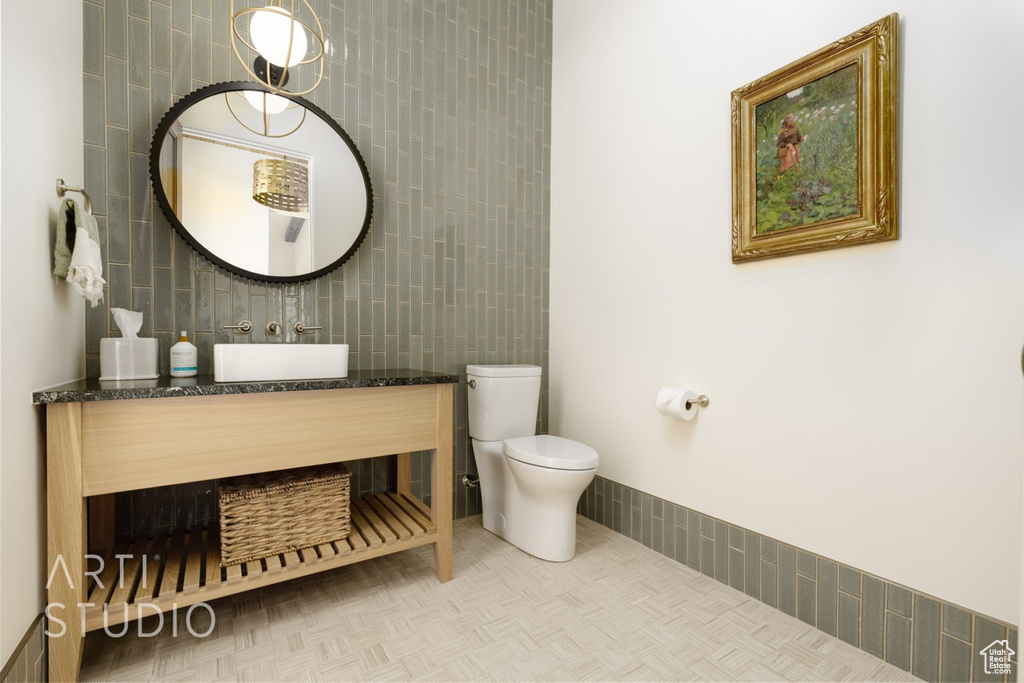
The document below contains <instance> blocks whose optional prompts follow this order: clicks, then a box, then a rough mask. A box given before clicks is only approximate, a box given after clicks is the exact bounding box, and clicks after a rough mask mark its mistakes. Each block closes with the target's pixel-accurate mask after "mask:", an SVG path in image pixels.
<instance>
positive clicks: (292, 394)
mask: <svg viewBox="0 0 1024 683" xmlns="http://www.w3.org/2000/svg"><path fill="white" fill-rule="evenodd" d="M456 382H458V377H457V376H454V375H441V374H435V373H428V372H423V371H419V370H398V371H395V370H392V371H387V372H380V371H377V372H375V371H362V372H358V371H357V372H352V373H350V376H349V377H348V378H346V379H341V380H315V381H302V382H259V383H245V384H217V383H215V382H214V381H213V379H212V377H199V378H192V379H189V380H181V379H171V378H166V377H163V378H160V379H158V380H149V381H141V382H103V383H100V382H99V381H98V380H95V379H92V380H82V381H79V382H73V383H70V384H68V385H64V386H61V387H54V388H52V389H48V390H46V391H40V392H37V393H36V394H34V395H33V400H34V401H35V402H36V403H42V404H46V433H47V435H46V439H47V554H48V562H47V571H48V573H49V574H52V575H53V579H52V581H51V582H50V588H49V591H48V597H47V601H48V604H49V605H50V607H51V609H52V610H53V611H52V614H53V615H56V616H58V617H60V619H61V620H62V621H63V622H64V625H65V628H66V631H65V632H64V634H63V635H61V636H59V637H57V636H52V637H50V639H49V666H50V669H49V670H50V680H55V681H56V680H75V679H77V678H78V671H79V666H80V664H81V657H82V643H83V636H84V633H83V632H82V621H83V619H82V612H81V610H80V609H79V608H78V607H77V605H79V604H88V603H93V604H92V606H86V607H85V608H84V627H85V631H92V630H97V629H101V628H104V625H105V624H106V625H107V626H108V627H113V626H114V625H116V624H123V623H124V622H125V621H126V620H128V621H132V622H134V621H135V620H136V619H137V618H139V617H142V616H150V615H152V614H155V613H156V612H158V611H163V612H167V611H171V610H175V609H176V610H178V611H179V613H181V612H184V611H185V609H183V608H187V607H188V606H190V605H194V604H196V603H200V602H208V601H210V600H213V599H216V598H220V597H224V596H227V595H232V594H234V593H239V592H242V591H247V590H250V589H252V588H258V587H260V586H265V585H269V584H272V583H277V582H280V581H287V580H289V579H292V578H296V577H299V576H305V575H308V574H313V573H316V572H321V571H324V570H327V569H333V568H335V567H340V566H343V565H347V564H352V563H355V562H360V561H362V560H367V559H371V558H374V557H379V556H381V555H386V554H389V553H394V552H399V551H401V550H406V549H408V548H413V547H416V546H421V545H427V544H433V546H434V561H435V570H436V572H437V578H438V580H439V581H442V582H444V581H449V580H450V579H451V576H452V566H451V552H452V550H451V548H452V507H451V506H452V495H451V487H452V427H453V423H452V403H453V387H452V385H453V384H454V383H456ZM413 451H431V452H432V457H431V474H432V477H431V482H432V483H431V502H432V507H427V506H426V505H425V504H424V503H423V502H422V501H420V500H419V499H418V498H416V497H415V496H414V495H413V493H412V491H411V488H410V475H411V467H410V455H409V454H410V453H411V452H413ZM391 454H397V455H398V478H397V482H398V483H397V489H396V490H395V491H388V492H383V493H377V494H374V495H372V496H368V497H364V498H360V499H353V502H352V533H351V534H350V536H349V538H348V539H346V540H345V541H338V542H335V543H329V544H324V545H321V546H318V547H316V548H313V549H309V550H300V551H295V552H289V553H283V554H281V555H278V556H274V557H271V558H267V559H266V560H263V561H259V560H257V561H254V562H248V563H245V564H244V565H240V566H234V567H228V568H226V569H225V568H221V567H220V549H219V544H218V530H217V525H216V524H215V523H214V524H212V525H211V526H210V527H208V528H202V527H195V528H192V529H176V530H174V531H173V532H171V533H169V534H168V533H158V534H156V535H155V536H153V537H149V536H146V537H143V538H135V539H131V540H127V539H126V540H121V541H115V539H114V528H113V514H112V508H113V495H112V494H114V493H116V492H118V491H129V490H134V489H142V488H149V487H153V486H165V485H170V484H180V483H185V482H191V481H202V480H208V479H217V478H220V477H227V476H233V475H239V474H251V473H255V472H269V471H274V470H280V469H289V468H293V467H301V466H305V465H317V464H323V463H331V462H342V461H348V460H358V459H361V458H369V457H375V456H381V455H391ZM90 550H91V551H94V552H97V553H102V554H103V556H104V557H105V562H104V569H103V572H102V573H100V574H99V575H98V577H95V578H98V579H99V580H98V581H97V580H95V578H87V577H86V573H85V572H86V570H87V568H88V570H89V571H91V572H95V571H96V569H97V563H96V561H95V560H93V561H90V562H89V564H88V567H87V566H86V560H85V555H86V553H88V552H90ZM117 555H122V556H124V555H127V556H129V557H128V558H127V559H124V560H118V559H116V556H117ZM122 561H123V566H124V571H123V575H121V578H123V581H119V580H118V579H119V574H120V566H119V565H120V564H121V562H122ZM61 563H63V565H64V566H66V567H67V572H68V573H67V575H68V576H70V577H71V585H69V582H68V581H67V579H66V578H65V575H64V573H63V571H62V569H61V567H60V564H61ZM55 566H56V567H57V570H56V572H55V573H54V571H53V570H54V567H55ZM143 567H145V581H143V580H142V579H143ZM100 584H102V586H103V588H100ZM57 603H60V604H62V605H64V606H65V608H63V609H59V608H57V607H55V605H56V604H57ZM105 611H106V613H107V614H106V619H105V618H104V612H105ZM133 627H134V626H133ZM50 630H51V631H52V632H59V631H60V626H59V625H57V624H56V622H53V623H51V626H50Z"/></svg>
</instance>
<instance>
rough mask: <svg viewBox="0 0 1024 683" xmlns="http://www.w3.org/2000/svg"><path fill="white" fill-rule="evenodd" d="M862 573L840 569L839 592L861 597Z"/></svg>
mask: <svg viewBox="0 0 1024 683" xmlns="http://www.w3.org/2000/svg"><path fill="white" fill-rule="evenodd" d="M860 576H861V574H860V572H859V571H857V570H856V569H850V568H849V567H842V566H841V567H839V590H841V591H843V592H845V593H849V594H850V595H853V596H854V597H858V598H859V597H860Z"/></svg>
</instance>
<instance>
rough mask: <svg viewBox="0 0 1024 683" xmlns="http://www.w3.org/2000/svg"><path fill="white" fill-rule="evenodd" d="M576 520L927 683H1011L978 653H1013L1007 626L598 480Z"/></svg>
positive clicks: (1012, 634)
mask: <svg viewBox="0 0 1024 683" xmlns="http://www.w3.org/2000/svg"><path fill="white" fill-rule="evenodd" d="M623 511H628V512H629V513H630V514H623ZM579 513H580V514H581V515H583V516H584V517H586V518H588V519H591V520H593V521H595V522H597V523H598V524H603V525H604V526H607V527H609V528H611V529H612V530H614V531H617V532H619V533H621V534H624V535H626V536H628V537H630V538H632V539H633V540H636V541H639V542H640V543H643V544H644V545H645V546H647V547H648V548H652V549H654V550H656V551H658V552H660V553H661V554H663V555H666V556H667V557H671V558H673V559H675V560H676V561H677V562H680V563H683V564H685V565H687V566H688V567H690V568H691V569H694V570H696V571H699V572H701V573H703V574H706V575H707V576H710V577H712V578H715V579H717V580H719V581H721V582H722V583H726V584H728V585H730V586H732V587H733V588H735V589H736V590H739V591H742V592H744V593H746V594H747V595H749V596H751V597H753V598H756V599H758V600H760V601H762V602H764V603H765V604H767V605H770V606H772V607H775V608H777V609H779V610H781V611H783V612H785V613H786V614H789V615H791V616H794V617H796V618H798V619H800V620H801V621H804V622H806V623H807V624H810V625H811V626H814V627H815V628H818V629H820V630H822V631H824V632H825V633H828V634H830V635H833V636H837V637H839V638H840V639H841V640H843V641H845V642H847V643H849V644H850V645H853V646H855V647H858V648H860V649H862V650H864V651H865V652H869V653H870V654H872V655H874V656H876V657H878V658H880V659H884V660H885V661H887V662H889V663H891V664H893V665H895V666H898V667H901V668H902V669H904V670H906V671H909V672H911V673H912V674H914V675H915V676H918V677H919V678H922V679H924V680H926V681H934V682H942V683H946V682H947V681H949V682H952V681H999V682H1001V683H1012V681H1013V680H1014V677H1013V676H1010V677H1006V676H987V675H986V674H985V673H984V665H983V661H982V658H981V656H980V654H979V652H980V651H981V649H982V648H984V647H986V646H987V645H989V644H990V643H992V642H993V641H995V640H1004V639H1006V640H1008V641H1009V645H1010V648H1011V649H1013V650H1014V651H1017V650H1018V639H1017V635H1018V632H1017V629H1016V628H1015V627H1013V626H1012V625H1010V624H1006V623H1003V622H1000V621H998V620H996V619H992V618H990V617H987V616H985V615H983V614H979V613H977V612H971V611H970V610H965V609H963V608H961V607H958V606H956V605H952V604H949V603H945V602H943V601H942V600H939V599H938V598H935V597H932V596H930V595H926V594H924V593H921V592H919V591H915V590H913V589H912V588H907V587H905V586H900V585H898V584H896V583H893V582H891V581H887V580H886V579H882V578H879V577H876V576H872V575H871V574H868V573H866V572H862V571H860V570H858V569H856V568H854V567H849V566H846V565H843V564H840V563H838V562H835V561H834V560H831V559H829V558H826V557H822V556H820V555H817V554H815V553H812V552H810V551H807V550H803V549H801V548H796V547H794V546H791V545H788V544H786V543H784V542H782V541H778V540H776V539H773V538H768V537H767V536H762V535H761V534H759V533H757V532H756V531H752V530H749V529H743V528H741V527H738V526H735V525H732V524H729V523H728V522H726V521H723V520H720V519H716V518H714V517H711V516H709V515H705V514H702V513H700V512H697V511H696V510H691V509H689V508H686V507H683V506H682V505H677V504H675V503H672V502H670V501H667V500H662V499H659V498H655V497H653V496H651V495H650V494H648V493H644V492H642V491H638V490H636V489H632V488H629V487H628V486H623V485H622V484H618V483H616V482H613V481H611V480H608V479H605V478H604V477H596V478H595V479H594V481H593V482H591V484H590V486H589V487H588V488H587V490H586V491H585V492H584V493H583V496H582V497H581V498H580V503H579ZM648 530H650V531H649V532H648ZM1013 669H1014V673H1015V674H1016V673H1017V671H1018V669H1017V666H1016V664H1015V665H1014V667H1013Z"/></svg>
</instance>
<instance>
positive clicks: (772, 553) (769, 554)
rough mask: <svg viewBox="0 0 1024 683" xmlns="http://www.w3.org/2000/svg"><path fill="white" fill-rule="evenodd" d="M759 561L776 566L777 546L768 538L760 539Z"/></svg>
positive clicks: (777, 561) (777, 560)
mask: <svg viewBox="0 0 1024 683" xmlns="http://www.w3.org/2000/svg"><path fill="white" fill-rule="evenodd" d="M761 559H762V560H765V561H767V562H771V563H773V564H778V563H779V544H778V543H777V542H775V541H774V540H772V539H770V538H764V537H761Z"/></svg>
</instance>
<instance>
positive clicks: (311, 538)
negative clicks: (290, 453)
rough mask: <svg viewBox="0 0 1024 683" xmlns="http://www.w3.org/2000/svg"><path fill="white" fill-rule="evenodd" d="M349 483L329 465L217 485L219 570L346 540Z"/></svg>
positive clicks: (234, 479)
mask: <svg viewBox="0 0 1024 683" xmlns="http://www.w3.org/2000/svg"><path fill="white" fill-rule="evenodd" d="M351 477H352V473H351V472H349V471H348V470H347V469H346V468H345V466H344V465H340V464H333V465H317V466H314V467H301V468H297V469H292V470H281V471H279V472H266V473H263V474H250V475H246V476H242V477H230V478H227V479H222V480H221V482H220V485H219V486H218V487H217V500H218V503H219V505H220V558H221V560H220V565H221V566H222V567H228V566H231V565H234V564H240V563H242V562H249V561H251V560H258V559H260V558H263V557H270V556H271V555H277V554H279V553H283V552H288V551H291V550H297V549H299V548H309V547H312V546H315V545H320V544H321V543H329V542H331V541H338V540H341V539H343V538H348V535H349V532H350V531H351V528H352V516H351V510H350V502H351V487H350V483H349V479H350V478H351Z"/></svg>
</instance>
